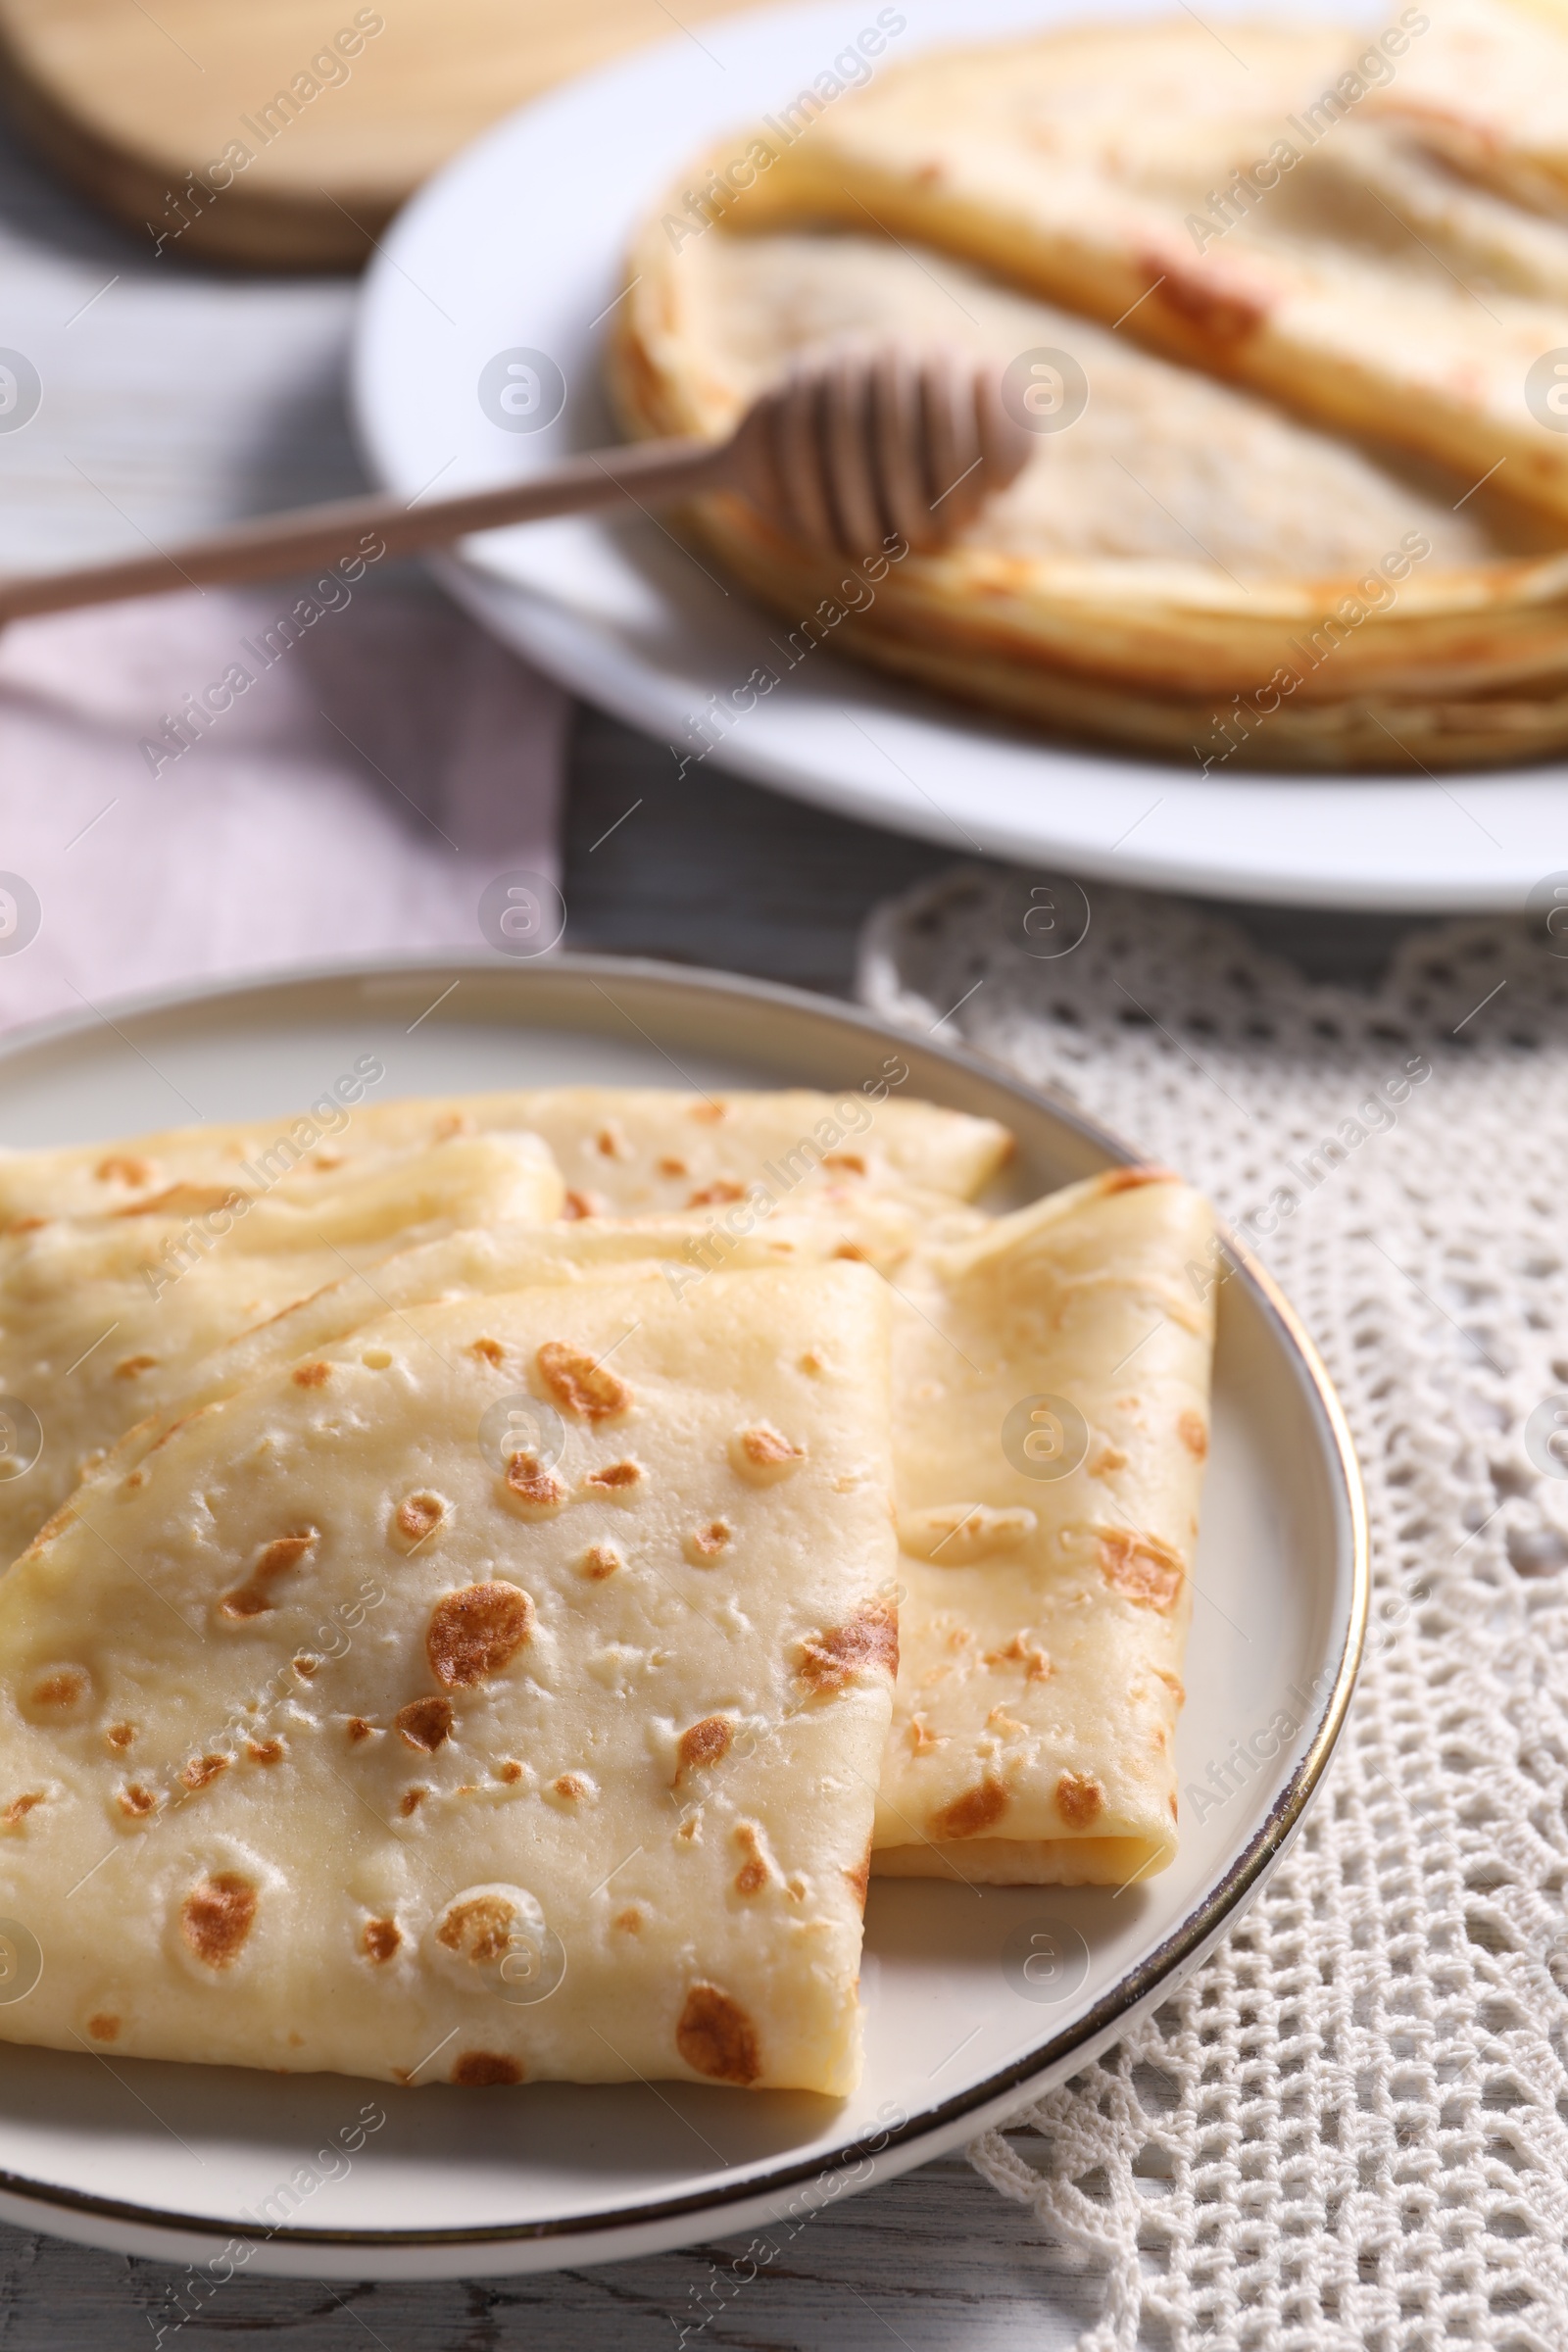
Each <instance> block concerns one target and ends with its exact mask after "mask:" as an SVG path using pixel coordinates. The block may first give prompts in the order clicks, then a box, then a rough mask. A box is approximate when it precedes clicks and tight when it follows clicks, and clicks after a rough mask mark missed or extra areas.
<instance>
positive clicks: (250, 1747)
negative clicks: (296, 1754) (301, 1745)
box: [245, 1740, 287, 1764]
mask: <svg viewBox="0 0 1568 2352" xmlns="http://www.w3.org/2000/svg"><path fill="white" fill-rule="evenodd" d="M286 1752H287V1751H286V1750H285V1748H284V1745H283V1742H282V1740H246V1742H245V1753H246V1754H247V1755H248V1756H249V1758H250V1760H251V1762H252V1763H253V1764H281V1763H282V1761H283V1757H284V1755H285V1753H286Z"/></svg>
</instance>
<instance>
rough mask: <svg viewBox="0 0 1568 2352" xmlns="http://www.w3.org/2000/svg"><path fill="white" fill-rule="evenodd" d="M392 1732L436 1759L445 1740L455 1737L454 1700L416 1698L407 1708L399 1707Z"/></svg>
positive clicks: (410, 1745) (407, 1743)
mask: <svg viewBox="0 0 1568 2352" xmlns="http://www.w3.org/2000/svg"><path fill="white" fill-rule="evenodd" d="M392 1729H393V1730H394V1731H395V1732H396V1733H397V1735H398V1737H399V1739H400V1740H403V1741H404V1742H405V1744H406V1745H407V1746H409V1747H416V1748H417V1749H419V1751H420V1752H421V1754H423V1755H426V1756H433V1755H434V1754H435V1751H436V1749H437V1748H438V1747H439V1746H440V1745H441V1742H442V1740H450V1739H451V1737H452V1701H451V1699H450V1698H414V1699H411V1700H410V1701H409V1704H408V1705H407V1706H406V1707H399V1709H398V1711H397V1713H396V1714H395V1715H394V1716H393V1718H392Z"/></svg>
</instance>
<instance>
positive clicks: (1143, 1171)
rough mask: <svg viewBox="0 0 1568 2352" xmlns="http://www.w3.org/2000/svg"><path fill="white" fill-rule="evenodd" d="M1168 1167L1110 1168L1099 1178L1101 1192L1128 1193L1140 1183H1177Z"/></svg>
mask: <svg viewBox="0 0 1568 2352" xmlns="http://www.w3.org/2000/svg"><path fill="white" fill-rule="evenodd" d="M1180 1181H1181V1180H1180V1178H1179V1177H1178V1176H1177V1175H1176V1174H1175V1173H1174V1171H1173V1170H1172V1169H1170V1168H1156V1167H1148V1168H1111V1169H1109V1170H1107V1172H1106V1173H1105V1174H1104V1175H1103V1176H1102V1178H1101V1179H1100V1189H1101V1191H1102V1193H1130V1192H1133V1191H1134V1190H1135V1189H1136V1188H1137V1187H1138V1186H1139V1185H1141V1184H1177V1183H1179V1182H1180Z"/></svg>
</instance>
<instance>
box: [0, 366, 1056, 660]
mask: <svg viewBox="0 0 1568 2352" xmlns="http://www.w3.org/2000/svg"><path fill="white" fill-rule="evenodd" d="M1031 446H1032V436H1031V434H1030V433H1029V431H1028V429H1027V428H1026V427H1025V426H1024V425H1022V424H1020V423H1018V422H1017V421H1016V420H1015V419H1014V417H1012V416H1010V415H1009V413H1008V411H1007V409H1006V408H1005V405H1004V402H1003V397H1002V384H1001V376H1000V373H999V372H998V371H997V370H996V369H994V368H989V367H987V366H986V365H984V364H983V363H981V362H978V361H974V360H971V359H967V358H964V357H961V356H960V355H958V354H956V353H955V352H950V351H941V350H933V351H925V350H914V349H906V348H904V347H901V346H897V345H886V344H884V345H867V346H863V347H862V346H852V345H841V346H837V347H833V348H830V349H828V350H825V351H823V352H820V353H817V354H814V355H811V356H809V357H808V358H806V359H804V360H802V361H800V362H799V363H797V365H796V366H795V367H794V368H792V369H791V370H790V371H789V373H788V374H786V375H785V376H783V377H782V378H781V379H780V381H779V382H778V383H776V384H774V385H771V386H769V388H768V389H767V390H766V391H765V392H763V393H762V394H761V396H760V398H759V399H758V400H756V401H754V402H753V404H752V406H751V407H750V408H749V409H748V410H747V412H746V414H745V416H744V417H742V418H741V420H740V423H739V424H738V425H737V426H736V428H735V431H734V432H733V433H732V434H731V436H730V438H729V439H728V440H727V441H723V442H719V443H718V444H717V445H715V444H713V443H712V442H709V441H697V440H669V441H641V442H630V443H626V444H623V445H621V446H619V447H616V448H613V449H604V450H596V451H593V452H592V453H591V454H589V455H588V456H586V457H578V458H568V459H567V460H566V462H565V464H564V465H562V466H552V467H551V468H550V469H549V471H548V472H544V473H537V474H533V475H531V476H530V477H529V478H528V479H527V480H526V481H518V482H508V483H506V484H504V485H503V486H501V487H499V488H496V489H491V490H470V491H467V492H466V493H464V494H463V495H462V496H461V497H458V498H443V499H435V500H432V501H431V503H430V504H429V505H428V506H413V507H410V506H405V505H404V504H403V503H402V501H401V500H399V499H397V498H392V497H387V496H384V495H378V496H372V497H368V498H350V499H340V500H337V501H335V502H334V503H332V504H331V505H328V506H319V507H302V508H298V509H296V510H295V511H294V512H292V513H289V514H284V515H266V516H264V517H262V518H261V519H260V520H259V521H256V522H245V523H237V524H235V525H234V526H233V527H232V528H231V529H228V530H225V531H218V532H215V533H214V534H213V536H212V537H211V538H207V539H198V540H193V541H191V542H190V543H189V544H187V545H186V546H184V547H178V548H175V549H173V550H172V552H170V553H159V554H156V555H151V556H133V557H130V558H127V559H125V560H123V561H121V562H117V563H111V564H86V565H83V566H82V567H81V568H80V569H77V570H73V571H55V572H41V573H33V574H26V575H14V576H13V577H11V578H9V579H0V625H3V624H4V623H5V622H6V621H8V620H18V619H21V618H23V617H24V616H25V615H26V614H28V613H61V612H66V611H68V610H70V609H71V608H73V607H74V606H78V605H100V604H113V603H116V602H118V601H119V600H120V599H122V598H123V597H132V596H161V595H167V594H168V593H169V592H170V591H171V590H172V589H176V588H182V587H204V586H209V585H221V584H235V583H238V582H240V581H245V580H262V579H271V578H276V577H278V576H279V575H280V574H285V573H291V572H304V571H311V570H314V569H315V568H316V567H317V566H318V565H319V564H333V563H337V562H339V561H340V560H342V559H343V558H344V557H346V556H350V555H353V554H356V553H358V552H359V542H360V541H361V540H363V539H364V538H365V537H367V536H368V535H373V536H374V537H376V538H378V539H379V540H380V541H381V543H382V546H381V551H380V552H381V553H382V554H384V555H388V556H406V555H413V554H416V553H417V552H418V551H419V550H420V549H423V548H429V547H441V546H445V545H448V544H450V542H451V541H453V540H455V539H462V538H465V537H466V535H467V534H468V533H469V532H470V531H487V530H495V529H498V528H499V527H501V526H502V525H504V524H507V523H514V522H534V521H538V520H542V519H543V517H545V516H546V515H573V514H580V513H583V512H585V511H586V510H587V509H589V508H593V507H609V506H615V505H620V504H623V503H624V504H635V505H639V506H648V505H652V504H657V503H662V502H663V501H665V500H668V499H684V498H695V497H697V496H699V495H706V494H707V493H709V492H711V491H714V490H730V491H735V492H738V493H739V495H740V496H741V497H742V498H744V499H745V500H746V501H747V503H748V504H749V505H751V506H753V507H755V508H756V509H757V511H758V513H759V514H760V515H762V516H763V517H764V519H766V520H767V521H769V522H771V523H773V524H775V525H776V526H777V528H778V529H780V530H781V531H783V532H784V533H785V534H786V535H787V536H788V537H790V538H792V539H797V540H801V541H804V542H806V543H808V544H809V545H812V546H815V547H818V548H826V549H831V550H832V551H833V552H834V553H835V554H837V555H840V556H845V557H848V558H849V559H850V560H851V561H852V562H853V561H855V560H856V559H858V558H860V557H864V556H869V555H873V554H875V553H877V552H878V551H880V550H881V549H882V548H883V546H884V543H885V542H888V541H890V540H892V539H895V538H903V539H904V540H906V541H907V544H908V546H909V548H910V549H911V550H913V551H915V552H919V551H920V550H922V549H930V548H933V547H938V546H940V545H941V544H942V543H943V542H944V541H945V540H947V539H951V538H952V537H953V536H954V535H955V534H956V532H957V531H960V530H961V529H962V528H963V527H964V525H965V524H966V523H968V522H970V521H972V520H973V518H974V516H975V515H976V514H977V513H978V512H979V510H980V507H981V506H982V504H983V503H984V501H985V500H986V498H987V497H988V496H990V495H991V494H992V493H993V492H995V491H998V490H1004V489H1005V488H1006V486H1007V484H1008V483H1009V482H1010V481H1012V480H1013V479H1014V477H1015V476H1016V475H1017V474H1018V473H1019V472H1020V471H1021V470H1022V467H1023V465H1024V462H1025V460H1026V459H1027V457H1028V455H1029V452H1030V448H1031Z"/></svg>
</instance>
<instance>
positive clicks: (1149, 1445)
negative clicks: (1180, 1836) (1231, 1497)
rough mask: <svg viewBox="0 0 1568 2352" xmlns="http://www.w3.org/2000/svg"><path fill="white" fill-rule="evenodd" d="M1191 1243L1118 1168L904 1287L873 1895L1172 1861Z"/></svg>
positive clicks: (1196, 1391)
mask: <svg viewBox="0 0 1568 2352" xmlns="http://www.w3.org/2000/svg"><path fill="white" fill-rule="evenodd" d="M1211 1236H1212V1220H1211V1217H1210V1213H1209V1210H1208V1207H1207V1204H1206V1203H1205V1202H1204V1201H1203V1200H1202V1198H1201V1195H1199V1194H1197V1193H1195V1192H1194V1191H1193V1190H1192V1189H1191V1188H1190V1187H1189V1186H1187V1185H1185V1184H1181V1183H1179V1182H1177V1180H1176V1179H1175V1178H1173V1177H1168V1176H1164V1175H1162V1174H1161V1173H1160V1172H1159V1171H1152V1170H1147V1169H1136V1168H1118V1169H1113V1170H1110V1171H1109V1172H1107V1173H1106V1174H1104V1175H1102V1176H1095V1177H1091V1178H1090V1179H1089V1180H1088V1181H1087V1182H1086V1183H1083V1184H1078V1185H1072V1186H1069V1187H1068V1188H1067V1189H1066V1190H1065V1191H1063V1192H1059V1193H1054V1194H1052V1195H1050V1196H1049V1197H1048V1198H1047V1199H1046V1200H1044V1201H1038V1202H1036V1204H1035V1205H1034V1206H1033V1207H1032V1208H1025V1209H1020V1210H1019V1211H1018V1212H1017V1214H1016V1215H1014V1216H1010V1217H1005V1218H1003V1219H1001V1220H1000V1221H999V1222H998V1223H997V1224H996V1225H995V1226H994V1227H993V1228H992V1229H991V1231H990V1232H989V1233H988V1234H986V1235H984V1236H983V1237H981V1238H980V1239H979V1240H977V1241H974V1242H971V1243H967V1244H962V1245H959V1246H958V1247H957V1248H956V1249H953V1250H946V1251H941V1252H936V1253H934V1255H933V1259H932V1262H931V1263H930V1264H929V1266H928V1267H927V1268H926V1270H925V1272H924V1276H923V1278H922V1279H920V1280H919V1281H918V1282H916V1281H915V1279H914V1277H913V1276H912V1275H910V1276H907V1278H906V1282H907V1289H906V1293H905V1299H906V1302H905V1304H904V1306H903V1311H901V1312H900V1313H899V1315H898V1317H897V1319H896V1322H895V1335H894V1349H895V1353H894V1427H895V1440H894V1443H895V1470H894V1475H895V1484H896V1490H897V1494H898V1503H899V1531H900V1540H901V1544H902V1550H903V1556H902V1558H901V1560H900V1567H899V1574H900V1579H901V1585H902V1593H901V1600H900V1609H899V1624H900V1641H901V1652H902V1654H901V1661H900V1667H899V1684H898V1693H897V1698H896V1703H895V1709H894V1725H893V1735H892V1738H891V1739H890V1740H889V1742H888V1750H887V1755H886V1757H885V1759H884V1761H883V1767H882V1779H881V1788H880V1794H879V1796H878V1800H877V1816H876V1846H875V1851H874V1853H873V1856H872V1865H871V1866H872V1870H873V1872H874V1873H875V1874H877V1875H878V1876H883V1877H901V1878H930V1877H945V1878H959V1879H964V1880H967V1881H969V1882H971V1883H974V1882H998V1881H1000V1882H1002V1883H1004V1884H1019V1883H1023V1882H1028V1883H1032V1884H1039V1885H1050V1886H1068V1887H1073V1886H1103V1885H1106V1884H1112V1885H1117V1886H1120V1885H1123V1884H1125V1883H1126V1882H1128V1881H1130V1880H1132V1879H1136V1878H1140V1877H1142V1876H1144V1875H1145V1874H1146V1873H1148V1872H1151V1871H1154V1870H1158V1869H1160V1868H1161V1867H1163V1865H1164V1864H1165V1863H1167V1862H1168V1861H1169V1860H1170V1859H1171V1857H1172V1855H1173V1854H1174V1852H1175V1850H1176V1765H1175V1754H1174V1735H1175V1729H1176V1718H1177V1714H1178V1712H1179V1709H1180V1706H1181V1701H1182V1680H1181V1677H1182V1664H1183V1658H1184V1654H1185V1649H1186V1642H1187V1631H1188V1625H1189V1622H1190V1620H1191V1616H1192V1606H1193V1583H1192V1568H1193V1553H1194V1547H1195V1545H1196V1543H1197V1538H1198V1499H1199V1490H1200V1486H1201V1479H1202V1469H1203V1461H1204V1457H1205V1455H1206V1453H1207V1450H1208V1397H1209V1370H1210V1357H1211V1350H1212V1342H1213V1309H1212V1303H1211V1296H1212V1289H1213V1284H1212V1274H1211V1270H1210V1262H1209V1261H1210V1257H1211V1254H1212V1252H1211Z"/></svg>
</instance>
